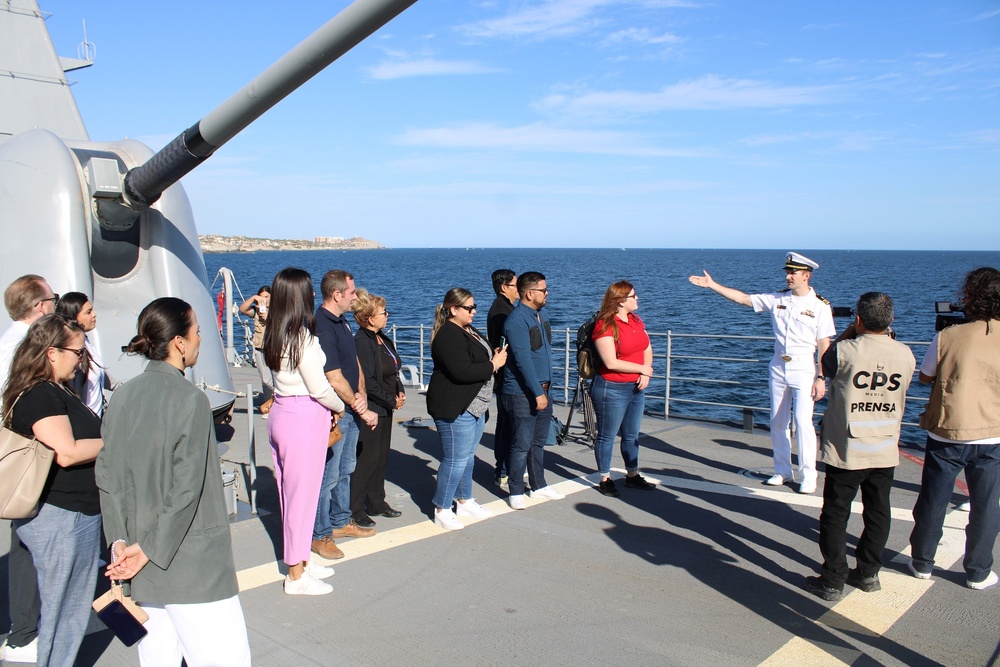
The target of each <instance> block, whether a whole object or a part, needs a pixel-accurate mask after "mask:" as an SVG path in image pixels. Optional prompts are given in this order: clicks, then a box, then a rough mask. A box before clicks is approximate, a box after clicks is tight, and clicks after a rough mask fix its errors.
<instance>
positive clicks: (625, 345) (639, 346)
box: [592, 313, 649, 382]
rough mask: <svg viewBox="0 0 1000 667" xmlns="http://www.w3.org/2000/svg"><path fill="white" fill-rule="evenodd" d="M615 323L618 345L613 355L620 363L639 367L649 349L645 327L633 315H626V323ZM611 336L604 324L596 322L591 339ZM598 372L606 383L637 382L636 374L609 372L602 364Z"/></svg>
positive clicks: (609, 330)
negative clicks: (628, 362)
mask: <svg viewBox="0 0 1000 667" xmlns="http://www.w3.org/2000/svg"><path fill="white" fill-rule="evenodd" d="M615 322H617V324H618V343H617V344H616V345H615V355H616V356H617V357H618V358H619V359H621V360H622V361H631V362H632V363H634V364H639V365H640V366H641V365H642V364H643V363H644V362H645V361H646V348H647V347H649V336H648V335H647V334H646V325H644V324H643V323H642V320H640V319H639V316H638V315H636V314H635V313H629V314H628V322H622V321H621V320H619V319H616V320H615ZM613 334H614V332H613V331H612V330H611V329H607V330H605V328H604V323H603V322H601V321H600V320H598V321H597V324H595V325H594V334H593V336H592V338H593V339H594V340H595V341H596V340H597V339H598V338H603V337H605V336H609V337H610V336H613ZM598 372H599V374H600V376H601V377H602V378H604V379H605V380H607V381H608V382H636V381H638V380H639V374H638V373H620V372H615V371H609V370H608V369H607V368H605V367H604V364H603V363H601V365H600V370H599V371H598Z"/></svg>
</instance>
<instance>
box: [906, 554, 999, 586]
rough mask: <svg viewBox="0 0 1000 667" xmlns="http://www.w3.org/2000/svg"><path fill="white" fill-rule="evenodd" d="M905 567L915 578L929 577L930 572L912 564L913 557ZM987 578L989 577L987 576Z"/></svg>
mask: <svg viewBox="0 0 1000 667" xmlns="http://www.w3.org/2000/svg"><path fill="white" fill-rule="evenodd" d="M906 567H908V568H909V569H910V574H912V575H913V576H914V577H916V578H917V579H930V578H931V573H930V572H921V571H920V570H918V569H917V568H916V566H915V565H914V564H913V559H912V558H911V559H910V560H909V562H907V563H906ZM994 576H995V575H994ZM987 579H989V577H987ZM993 583H996V582H995V581H994V582H993Z"/></svg>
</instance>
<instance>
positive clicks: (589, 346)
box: [576, 313, 600, 380]
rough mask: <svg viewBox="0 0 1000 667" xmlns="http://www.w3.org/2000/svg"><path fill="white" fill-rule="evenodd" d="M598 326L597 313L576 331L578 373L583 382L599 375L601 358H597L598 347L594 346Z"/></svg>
mask: <svg viewBox="0 0 1000 667" xmlns="http://www.w3.org/2000/svg"><path fill="white" fill-rule="evenodd" d="M596 324H597V313H594V314H593V315H591V316H590V317H589V318H587V321H586V322H584V323H583V324H582V325H580V328H579V329H577V330H576V373H577V375H579V376H580V379H581V380H589V379H591V378H593V377H594V376H595V375H597V367H598V366H599V365H600V358H599V357H598V356H597V346H596V345H594V339H593V338H592V336H593V334H594V326H595V325H596Z"/></svg>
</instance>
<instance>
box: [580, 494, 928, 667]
mask: <svg viewBox="0 0 1000 667" xmlns="http://www.w3.org/2000/svg"><path fill="white" fill-rule="evenodd" d="M653 495H655V496H657V497H656V498H655V499H653V498H650V501H651V502H650V503H649V506H648V507H649V509H648V510H647V511H649V512H650V514H653V515H654V516H657V517H658V518H660V519H662V520H663V521H664V522H665V524H667V525H668V526H669V525H673V526H676V527H677V528H678V529H680V530H678V531H671V530H670V529H669V528H657V527H649V526H636V525H632V524H630V523H628V522H627V521H625V519H623V518H622V517H621V516H620V515H619V514H618V513H617V512H615V511H614V510H612V509H610V508H608V507H605V506H603V505H598V504H595V503H586V502H585V503H578V504H577V505H576V508H577V510H578V511H579V512H580V513H581V514H584V515H585V516H589V517H591V518H593V519H596V520H599V521H603V522H605V524H607V525H606V526H605V527H604V528H603V530H604V533H605V534H606V535H607V536H608V538H609V539H611V540H612V541H614V542H615V543H616V544H617V545H618V546H619V547H620V548H621V549H622V550H623V551H625V552H627V553H630V554H633V555H635V556H638V557H640V558H642V559H644V560H646V561H647V562H649V563H652V564H654V565H663V566H673V567H679V568H683V569H685V570H686V571H687V572H688V573H689V574H690V575H691V576H692V577H694V578H696V579H697V580H699V581H700V582H702V583H703V584H705V585H706V586H708V587H710V588H712V589H713V590H715V591H717V592H718V593H720V594H721V595H724V596H726V597H727V598H729V599H730V600H733V601H734V602H736V603H738V604H740V605H741V606H743V607H744V608H745V609H746V610H747V611H749V612H751V613H753V614H755V615H756V616H757V617H758V618H759V619H761V620H763V621H767V622H770V623H773V624H774V625H776V626H778V627H780V628H781V629H783V630H785V631H786V632H788V633H790V634H792V635H794V636H797V637H800V638H802V639H804V640H805V641H807V642H809V643H810V644H812V645H814V646H818V647H821V648H822V649H823V650H824V651H826V652H828V653H830V654H831V655H833V656H835V657H837V658H838V659H840V660H842V661H843V662H845V663H847V664H860V663H859V662H858V661H859V660H860V661H864V660H866V659H868V657H867V656H866V655H865V654H864V652H863V651H862V650H861V649H859V648H858V647H856V646H854V645H852V643H849V642H847V641H846V640H844V639H843V638H842V637H840V636H838V635H837V634H835V633H834V632H832V631H830V630H828V629H826V628H825V627H824V626H823V625H821V624H819V623H817V622H816V620H817V619H819V618H820V617H821V616H823V615H824V614H835V612H831V610H830V608H829V606H827V605H826V604H824V603H821V602H820V601H819V600H818V599H816V598H813V597H812V596H811V595H810V594H809V593H807V592H806V591H804V590H798V589H796V588H789V587H788V586H784V585H781V584H780V583H776V582H774V581H772V580H770V579H769V578H767V577H765V576H763V575H761V574H758V573H756V572H754V571H752V570H751V569H749V568H747V567H746V566H745V565H743V564H741V562H740V561H741V559H744V558H745V557H746V556H747V555H750V554H748V552H747V551H746V550H741V552H739V555H738V556H736V555H734V554H733V553H731V552H730V550H729V549H730V548H735V547H737V545H738V544H742V543H743V542H742V540H741V539H739V538H737V537H735V536H741V535H745V533H746V532H748V530H749V529H747V528H746V527H745V526H741V525H739V524H736V523H735V522H733V521H731V520H729V519H726V518H725V517H724V516H723V515H721V514H720V513H718V512H714V511H711V510H708V509H703V508H700V507H697V506H696V505H692V504H689V503H684V502H681V498H680V497H679V496H678V495H677V494H675V493H673V492H671V491H668V490H665V489H663V488H662V487H661V488H660V489H657V491H655V492H654V494H653ZM681 532H684V533H692V534H695V535H698V536H700V537H701V538H702V539H694V538H691V537H687V536H685V535H683V534H681ZM751 537H753V536H751ZM756 537H758V538H759V535H756ZM751 543H753V542H751ZM721 544H726V545H727V547H725V548H719V545H721ZM744 546H745V545H744ZM734 551H735V549H734ZM749 552H750V553H752V554H754V557H753V558H752V559H751V561H750V562H751V563H753V564H754V565H761V563H762V562H766V561H767V559H766V558H765V557H764V555H763V554H760V553H757V552H756V551H754V550H753V549H752V547H749ZM765 570H767V571H768V572H770V573H771V574H774V572H772V570H773V567H772V568H765ZM788 577H789V573H788V572H787V571H784V570H782V571H781V572H780V576H779V578H780V579H788ZM837 616H838V617H837V618H835V619H827V620H828V621H829V623H830V624H831V625H834V626H836V627H837V628H838V629H839V632H841V633H843V634H844V635H847V636H849V637H850V638H852V639H854V640H856V641H857V642H858V643H859V644H864V645H868V646H871V647H873V648H877V649H878V650H880V651H884V652H885V653H887V654H889V655H892V656H893V657H895V658H896V659H898V660H900V661H901V662H903V663H904V664H909V665H914V664H924V665H928V664H939V663H934V662H932V661H929V660H928V659H927V658H926V657H925V656H923V655H920V654H918V653H916V652H914V651H911V650H910V649H908V648H906V647H904V646H901V645H899V644H898V643H896V642H894V641H892V640H889V639H887V638H885V637H881V636H874V635H873V634H872V633H871V631H869V630H868V629H866V628H864V627H862V626H859V625H857V624H855V623H854V622H852V621H850V620H849V619H847V618H844V617H840V616H839V615H837ZM761 657H762V658H763V657H766V656H761Z"/></svg>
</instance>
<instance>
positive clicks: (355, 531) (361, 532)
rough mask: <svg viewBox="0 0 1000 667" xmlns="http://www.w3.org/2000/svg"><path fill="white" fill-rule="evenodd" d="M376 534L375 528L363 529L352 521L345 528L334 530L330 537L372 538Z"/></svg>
mask: <svg viewBox="0 0 1000 667" xmlns="http://www.w3.org/2000/svg"><path fill="white" fill-rule="evenodd" d="M374 534H375V529H374V528H362V527H361V526H359V525H358V524H356V523H354V519H351V520H350V522H348V524H347V525H346V526H344V527H343V528H334V529H333V535H331V536H330V537H371V536H372V535H374Z"/></svg>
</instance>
